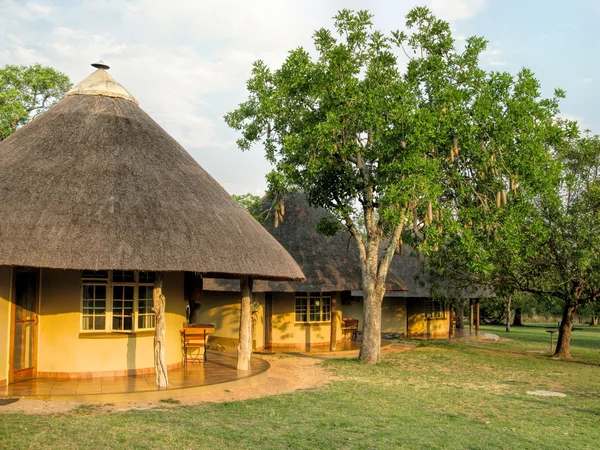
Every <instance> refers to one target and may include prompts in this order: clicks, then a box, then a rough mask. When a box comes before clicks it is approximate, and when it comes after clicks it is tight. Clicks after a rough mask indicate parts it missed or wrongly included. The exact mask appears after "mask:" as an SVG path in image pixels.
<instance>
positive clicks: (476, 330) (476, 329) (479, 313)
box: [475, 299, 481, 336]
mask: <svg viewBox="0 0 600 450" xmlns="http://www.w3.org/2000/svg"><path fill="white" fill-rule="evenodd" d="M475 309H476V311H477V312H476V313H475V318H476V322H475V336H479V319H480V318H481V308H480V305H479V299H477V300H475Z"/></svg>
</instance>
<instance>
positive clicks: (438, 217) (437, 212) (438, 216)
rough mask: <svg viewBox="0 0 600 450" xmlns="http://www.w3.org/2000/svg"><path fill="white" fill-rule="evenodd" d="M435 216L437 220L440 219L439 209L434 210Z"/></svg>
mask: <svg viewBox="0 0 600 450" xmlns="http://www.w3.org/2000/svg"><path fill="white" fill-rule="evenodd" d="M435 218H436V220H437V221H438V222H439V221H440V210H439V209H438V210H437V211H436V212H435Z"/></svg>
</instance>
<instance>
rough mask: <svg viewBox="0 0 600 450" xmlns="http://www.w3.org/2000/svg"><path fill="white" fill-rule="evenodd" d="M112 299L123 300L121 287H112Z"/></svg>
mask: <svg viewBox="0 0 600 450" xmlns="http://www.w3.org/2000/svg"><path fill="white" fill-rule="evenodd" d="M113 298H119V299H123V286H113Z"/></svg>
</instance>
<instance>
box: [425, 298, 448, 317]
mask: <svg viewBox="0 0 600 450" xmlns="http://www.w3.org/2000/svg"><path fill="white" fill-rule="evenodd" d="M425 316H426V317H427V318H428V319H445V318H446V305H445V304H444V302H442V301H441V300H433V299H430V298H428V299H426V300H425Z"/></svg>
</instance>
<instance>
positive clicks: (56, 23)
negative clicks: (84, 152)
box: [0, 0, 600, 195]
mask: <svg viewBox="0 0 600 450" xmlns="http://www.w3.org/2000/svg"><path fill="white" fill-rule="evenodd" d="M416 5H426V6H429V7H430V8H431V9H432V10H433V11H434V13H435V14H436V15H437V16H438V17H440V18H443V19H445V20H447V21H448V22H450V24H451V27H452V30H453V33H454V36H455V38H456V39H457V41H458V43H459V44H460V42H461V41H464V39H465V38H466V37H468V36H472V35H477V36H482V37H484V38H486V39H487V40H488V41H489V44H488V49H487V51H486V52H485V54H483V55H482V59H481V61H482V65H483V66H484V68H486V69H488V70H496V71H508V72H510V73H513V74H515V73H517V72H518V71H519V70H520V69H521V68H523V67H527V68H529V69H531V70H532V71H533V72H534V73H535V75H536V77H537V78H538V79H539V80H540V82H541V85H542V91H543V94H544V95H546V96H550V95H552V92H553V91H554V89H555V88H557V87H558V88H562V89H564V90H566V92H567V98H566V99H565V100H564V101H562V103H561V114H562V115H563V116H564V117H566V118H569V119H573V120H577V121H578V122H579V123H580V125H581V127H582V129H590V130H591V131H592V132H594V133H600V108H598V106H597V105H598V104H599V102H600V91H599V87H600V84H599V83H600V62H599V61H600V59H599V58H598V55H600V33H599V32H598V29H597V27H598V23H600V2H598V1H596V0H587V1H586V0H571V1H564V0H560V1H555V0H518V1H516V0H423V1H407V0H389V1H388V0H370V1H362V0H361V1H359V0H346V1H341V0H315V1H313V0H295V1H292V0H287V1H286V0H269V1H266V0H212V1H208V0H31V1H28V0H0V66H4V65H5V64H25V65H28V64H34V63H40V64H43V65H49V66H52V67H54V68H55V69H57V70H60V71H61V72H64V73H65V74H67V75H68V76H69V77H70V78H71V80H72V81H73V82H74V83H78V82H79V81H81V80H82V79H83V78H85V77H86V76H87V75H89V74H90V73H91V72H92V71H93V70H94V69H93V68H92V67H90V65H89V64H90V63H92V62H95V61H97V60H99V59H102V60H104V61H105V62H106V63H108V64H109V65H110V66H111V69H110V73H111V75H112V76H113V77H114V78H115V79H116V80H117V81H118V82H120V83H121V84H122V85H123V86H124V87H125V88H126V89H127V90H128V91H129V92H131V93H132V94H133V95H134V96H135V97H136V98H137V99H138V100H139V102H140V106H141V107H142V109H144V110H145V111H146V112H147V113H148V114H150V115H151V116H152V117H153V118H154V120H156V121H157V122H158V123H159V124H160V125H161V126H162V127H163V128H164V129H165V130H166V131H167V132H168V133H169V134H171V135H172V136H173V137H174V138H175V139H176V140H177V141H178V142H179V143H180V144H181V145H183V147H185V148H186V150H187V151H188V152H190V153H191V154H192V156H193V157H194V158H195V159H196V160H197V161H198V162H199V163H200V165H201V166H202V167H204V168H205V169H206V170H207V171H208V172H209V173H210V174H211V175H212V176H213V177H214V178H215V179H216V180H217V181H219V182H220V183H221V184H222V185H223V186H224V187H225V189H227V191H228V192H230V193H232V194H243V193H248V192H250V193H253V194H257V195H262V194H263V193H264V191H265V188H266V181H265V175H266V173H267V172H268V171H269V170H270V166H269V164H268V163H267V162H266V160H265V158H264V152H263V150H262V149H261V148H260V147H255V148H253V149H251V150H250V151H248V152H242V151H240V150H239V149H238V148H237V146H236V144H235V140H236V139H237V137H238V136H237V133H236V132H235V131H234V130H231V129H229V128H228V127H227V125H226V124H225V123H224V121H223V115H224V114H226V113H227V112H230V111H232V110H234V109H235V108H236V106H237V105H238V104H239V103H241V102H243V101H245V100H246V98H247V92H246V81H247V80H248V78H249V77H250V71H251V67H252V63H253V62H254V61H256V60H259V59H261V60H263V61H265V62H266V63H267V65H269V66H270V67H271V68H278V67H279V66H280V65H281V64H282V62H283V61H284V60H285V58H286V55H287V53H288V51H290V50H291V49H294V48H296V47H300V46H301V47H304V48H305V49H307V50H312V49H313V48H314V47H313V45H312V35H313V33H314V31H315V30H317V29H319V28H323V27H325V28H330V29H331V28H332V27H333V21H332V17H333V16H334V15H335V14H336V12H337V11H338V10H340V9H342V8H348V9H353V10H360V9H368V10H369V11H370V12H371V13H372V14H374V16H375V17H374V28H375V29H379V30H381V31H384V32H389V31H391V30H402V29H404V22H405V18H404V16H405V15H406V13H407V12H408V11H409V10H410V9H411V8H412V7H414V6H416Z"/></svg>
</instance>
